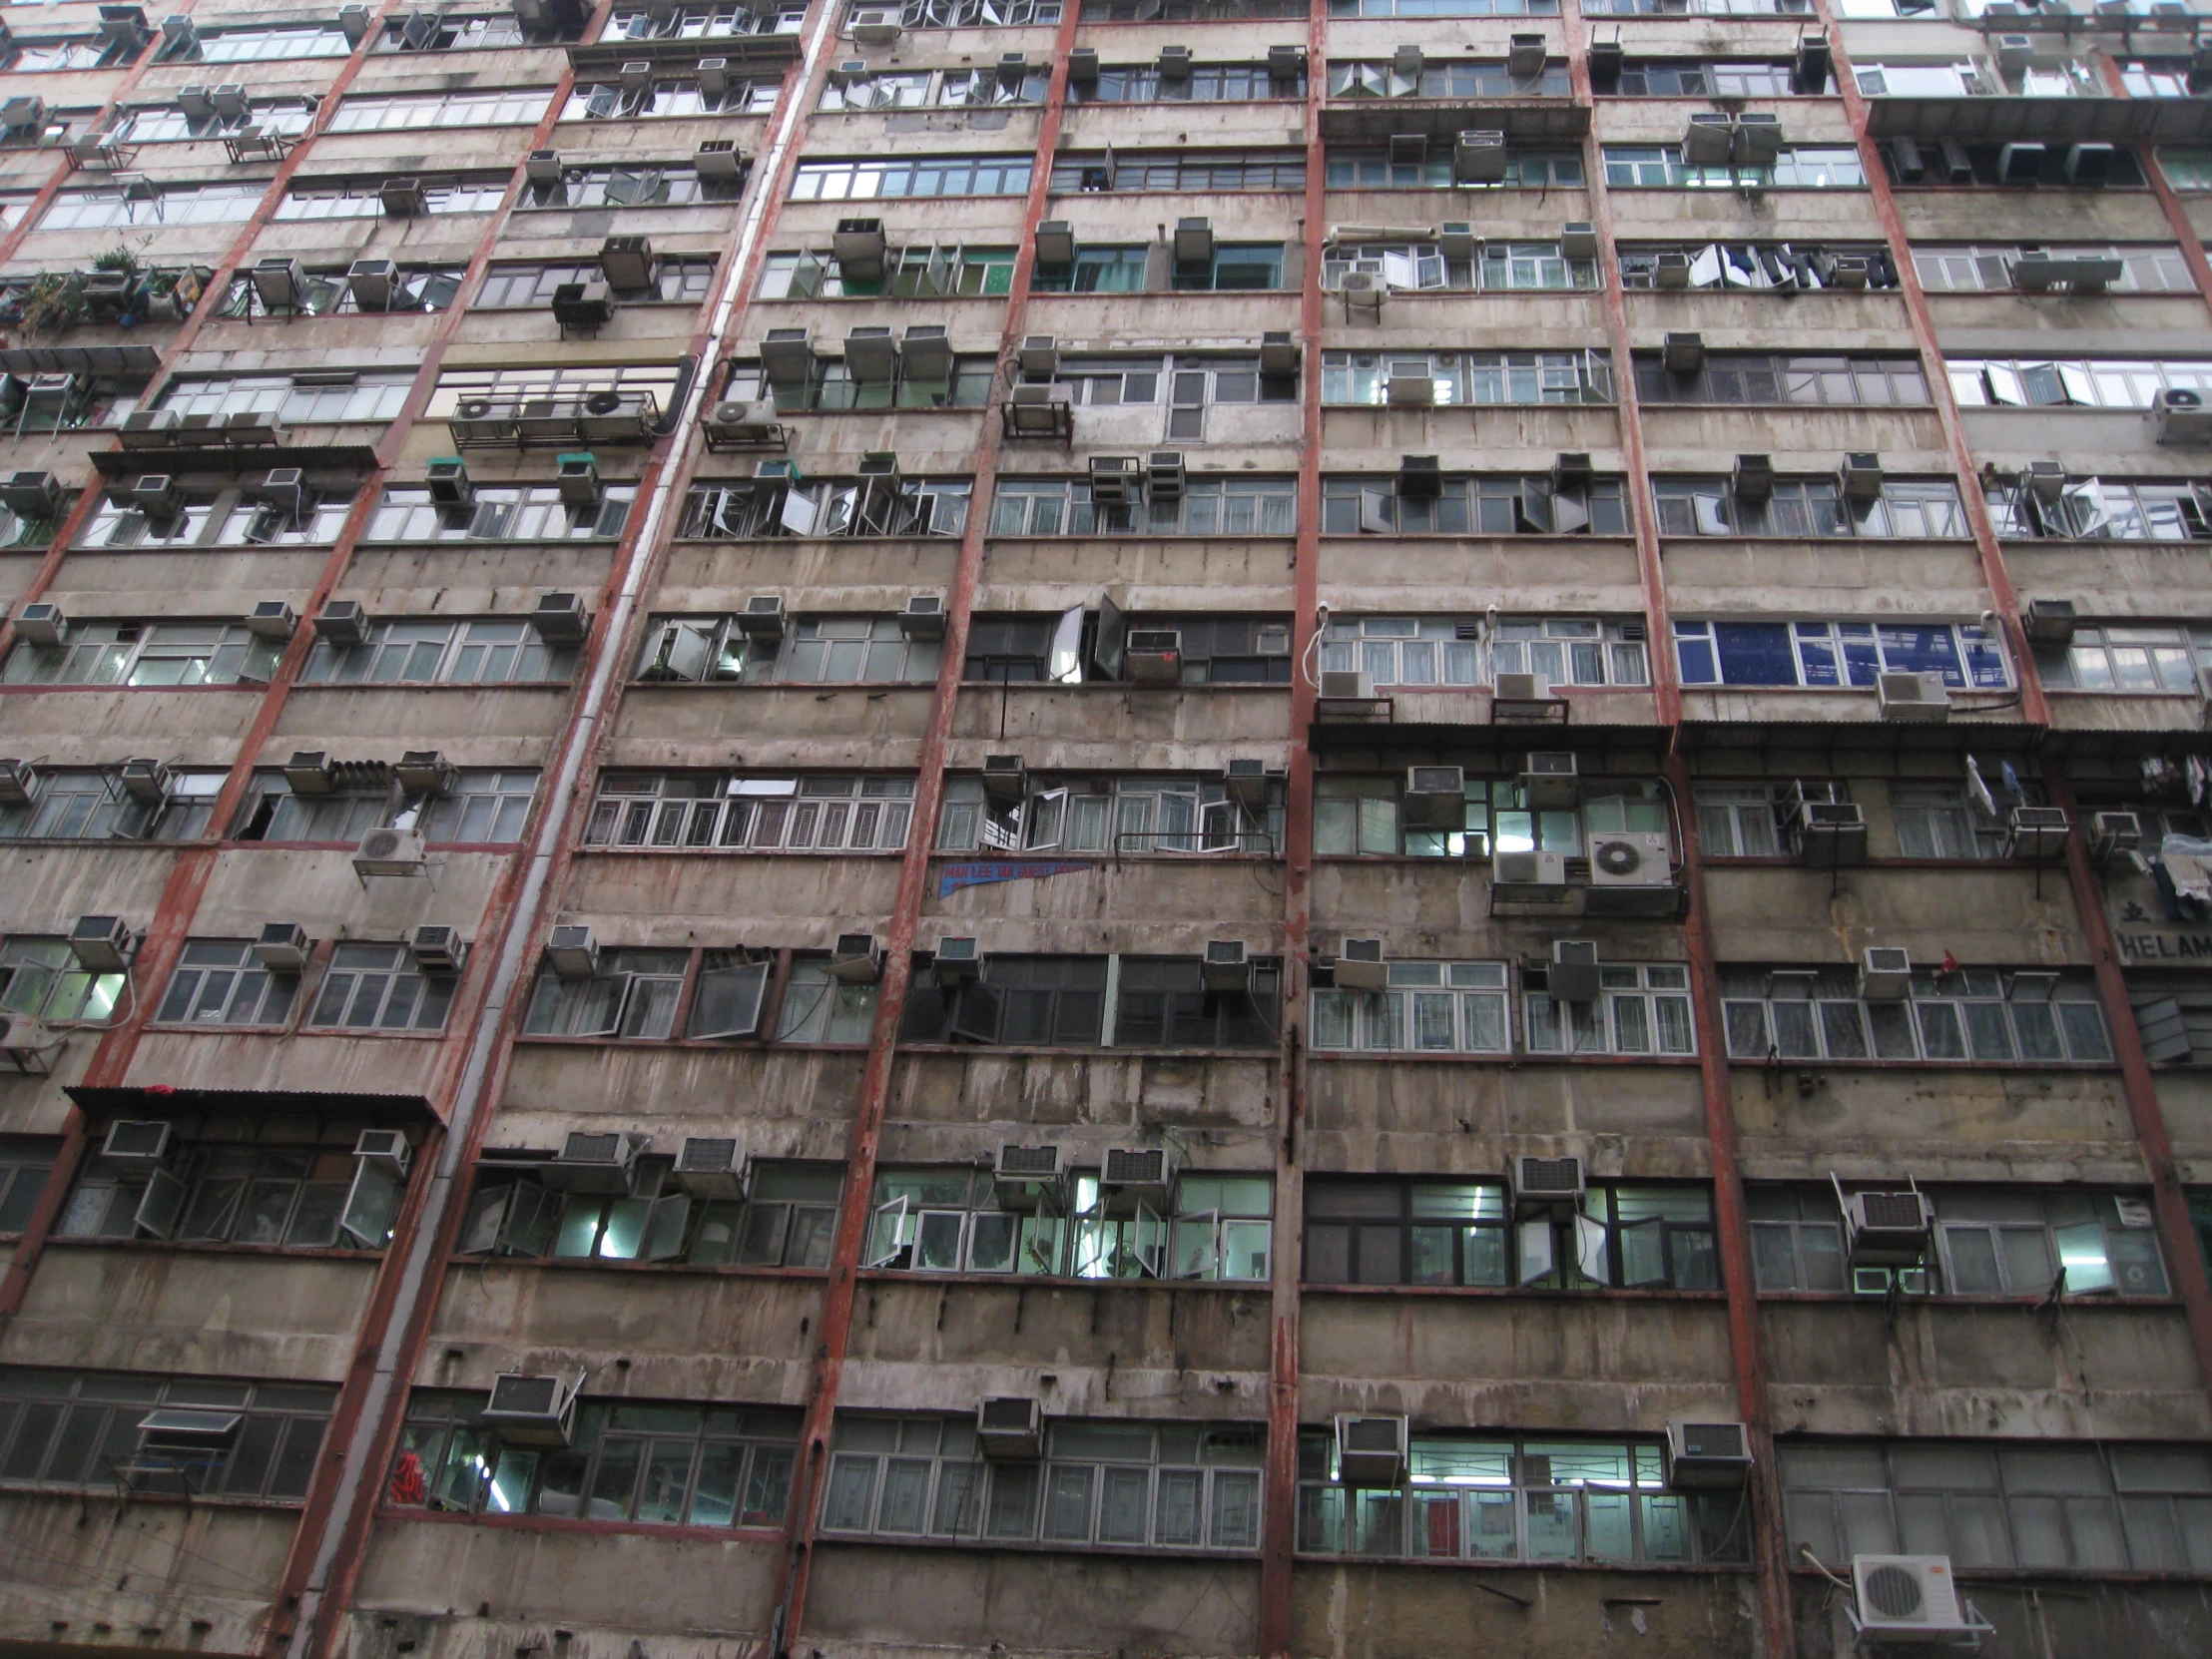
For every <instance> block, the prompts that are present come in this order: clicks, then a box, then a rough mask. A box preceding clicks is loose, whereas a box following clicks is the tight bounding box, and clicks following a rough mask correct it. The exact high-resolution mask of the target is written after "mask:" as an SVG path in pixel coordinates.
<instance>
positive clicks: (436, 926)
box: [407, 921, 468, 978]
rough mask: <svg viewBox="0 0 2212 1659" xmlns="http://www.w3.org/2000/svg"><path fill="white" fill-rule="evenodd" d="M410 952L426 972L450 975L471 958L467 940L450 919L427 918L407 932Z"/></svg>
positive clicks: (415, 962) (417, 965)
mask: <svg viewBox="0 0 2212 1659" xmlns="http://www.w3.org/2000/svg"><path fill="white" fill-rule="evenodd" d="M407 955H408V956H409V958H410V959H412V961H413V962H414V965H415V966H416V967H417V968H419V969H421V970H422V971H423V972H424V973H432V974H437V975H440V976H441V977H447V978H449V977H451V976H452V975H453V974H456V973H458V972H460V971H461V964H462V963H463V962H465V961H467V960H468V943H467V941H466V940H464V939H463V938H462V937H461V930H460V929H459V928H458V927H455V926H454V925H453V924H452V923H451V922H445V921H425V922H420V923H418V924H417V925H416V926H415V927H414V928H413V929H412V930H411V931H410V932H409V933H408V934H407Z"/></svg>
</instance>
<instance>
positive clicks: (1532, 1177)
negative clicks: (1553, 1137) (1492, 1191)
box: [1513, 1157, 1585, 1216]
mask: <svg viewBox="0 0 2212 1659" xmlns="http://www.w3.org/2000/svg"><path fill="white" fill-rule="evenodd" d="M1584 1190H1585V1189H1584V1182H1583V1179H1582V1160H1581V1159H1579V1158H1539V1157H1522V1158H1516V1159H1514V1160H1513V1214H1514V1215H1516V1216H1529V1215H1550V1214H1552V1213H1554V1212H1555V1211H1557V1210H1560V1209H1569V1210H1573V1209H1579V1208H1580V1207H1581V1204H1582V1195H1583V1192H1584Z"/></svg>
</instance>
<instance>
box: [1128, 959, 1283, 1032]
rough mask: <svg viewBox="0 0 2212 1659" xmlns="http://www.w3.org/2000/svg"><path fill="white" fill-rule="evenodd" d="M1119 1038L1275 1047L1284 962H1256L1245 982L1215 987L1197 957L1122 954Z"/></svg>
mask: <svg viewBox="0 0 2212 1659" xmlns="http://www.w3.org/2000/svg"><path fill="white" fill-rule="evenodd" d="M1119 967H1120V996H1119V999H1118V1001H1117V1002H1116V1004H1115V1009H1114V1037H1113V1040H1114V1042H1115V1043H1116V1044H1117V1045H1119V1046H1120V1047H1123V1048H1272V1047H1274V1046H1275V1044H1276V1043H1277V1041H1278V1040H1279V1039H1280V1037H1281V1032H1280V1030H1279V1025H1280V1015H1279V1005H1280V1002H1281V998H1282V990H1283V975H1282V968H1281V966H1280V964H1278V963H1276V962H1274V961H1270V960H1265V959H1262V960H1257V961H1254V962H1252V963H1251V964H1250V965H1249V966H1248V968H1247V973H1246V981H1245V984H1244V986H1243V987H1241V988H1239V989H1236V990H1216V989H1213V988H1212V987H1210V986H1208V985H1207V984H1206V983H1205V978H1204V974H1203V971H1202V969H1201V967H1200V965H1199V962H1198V960H1197V958H1195V957H1189V956H1173V957H1170V956H1123V957H1121V958H1120V959H1119Z"/></svg>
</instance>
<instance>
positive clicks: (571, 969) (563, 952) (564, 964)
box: [545, 922, 599, 979]
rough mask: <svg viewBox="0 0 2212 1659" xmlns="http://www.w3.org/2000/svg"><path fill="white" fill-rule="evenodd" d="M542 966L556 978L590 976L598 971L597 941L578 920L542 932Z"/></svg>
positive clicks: (584, 977)
mask: <svg viewBox="0 0 2212 1659" xmlns="http://www.w3.org/2000/svg"><path fill="white" fill-rule="evenodd" d="M545 962H546V966H548V967H550V968H551V969H552V970H553V973H554V976H555V977H556V978H559V979H590V978H593V977H594V976H596V975H597V974H598V972H599V943H598V941H597V940H596V939H594V938H593V937H592V931H591V929H590V928H589V927H586V926H584V925H582V924H581V923H578V922H564V923H562V924H561V925H559V926H557V927H555V928H554V929H553V930H552V931H551V932H550V933H548V934H547V935H546V940H545Z"/></svg>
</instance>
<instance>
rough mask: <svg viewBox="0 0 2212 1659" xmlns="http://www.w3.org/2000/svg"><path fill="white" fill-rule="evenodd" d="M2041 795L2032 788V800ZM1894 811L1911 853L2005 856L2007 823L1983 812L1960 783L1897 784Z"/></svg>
mask: <svg viewBox="0 0 2212 1659" xmlns="http://www.w3.org/2000/svg"><path fill="white" fill-rule="evenodd" d="M2040 795H2041V792H2040V791H2039V790H2038V791H2034V792H2032V795H2031V797H2030V799H2029V800H2028V802H2027V804H2028V805H2034V804H2035V801H2036V800H2037V799H2039V798H2040ZM1890 814H1891V817H1893V818H1894V819H1895V820H1896V821H1897V830H1898V850H1899V851H1900V852H1901V853H1903V854H1904V855H1905V856H1906V857H1908V858H2001V857H2003V856H2004V843H2005V838H2006V833H2007V831H2006V828H2005V826H2004V824H2003V823H2002V822H2000V821H1999V819H1998V818H1997V817H1996V815H1995V814H1990V813H1984V812H1982V811H1981V809H1980V807H1979V806H1978V804H1976V803H1975V801H1974V799H1973V798H1972V797H1971V796H1970V795H1968V794H1967V793H1966V791H1965V789H1964V788H1963V787H1962V786H1960V785H1955V784H1944V785H1936V786H1929V785H1925V784H1924V785H1904V784H1893V785H1892V786H1891V787H1890Z"/></svg>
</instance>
